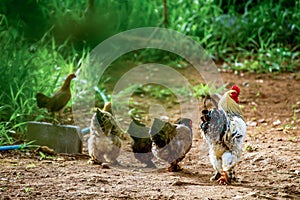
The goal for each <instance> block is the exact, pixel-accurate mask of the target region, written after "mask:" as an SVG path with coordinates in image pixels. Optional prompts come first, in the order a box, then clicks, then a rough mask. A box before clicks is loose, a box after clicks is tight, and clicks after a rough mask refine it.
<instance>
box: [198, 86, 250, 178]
mask: <svg viewBox="0 0 300 200" xmlns="http://www.w3.org/2000/svg"><path fill="white" fill-rule="evenodd" d="M239 94H240V89H239V88H238V87H237V86H233V87H232V89H231V90H229V91H227V92H226V93H225V94H224V95H223V96H222V97H221V99H220V101H219V103H218V105H217V102H216V101H215V100H214V99H213V98H211V97H206V99H205V100H204V110H203V111H202V114H203V116H202V117H201V120H202V123H201V126H200V128H201V133H202V136H203V137H204V138H205V139H206V141H207V143H208V145H209V148H210V150H209V158H210V162H211V164H212V165H213V168H214V169H215V172H216V173H215V175H214V176H213V177H212V178H211V180H217V181H218V182H219V183H220V184H230V183H231V180H233V179H234V178H235V177H234V167H235V165H236V164H237V163H238V162H239V160H240V157H241V153H242V143H243V141H244V139H245V136H246V123H245V121H244V118H243V113H242V111H241V108H240V106H239V104H238V103H239V101H238V96H239ZM207 100H211V101H212V103H213V104H214V107H215V108H212V109H211V110H208V109H207V106H206V101H207Z"/></svg>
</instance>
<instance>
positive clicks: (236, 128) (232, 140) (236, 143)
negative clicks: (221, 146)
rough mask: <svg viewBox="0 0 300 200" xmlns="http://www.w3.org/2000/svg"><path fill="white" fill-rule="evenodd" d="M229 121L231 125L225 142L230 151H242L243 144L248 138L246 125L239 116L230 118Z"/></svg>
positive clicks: (224, 139)
mask: <svg viewBox="0 0 300 200" xmlns="http://www.w3.org/2000/svg"><path fill="white" fill-rule="evenodd" d="M228 119H229V120H230V125H229V128H228V131H227V132H226V134H225V135H224V138H223V141H224V143H225V144H226V146H227V147H228V148H229V149H233V150H234V149H237V150H238V151H241V149H242V143H243V141H244V139H245V137H246V123H245V121H244V120H243V119H242V118H241V117H239V116H229V118H228Z"/></svg>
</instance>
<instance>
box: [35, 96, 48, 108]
mask: <svg viewBox="0 0 300 200" xmlns="http://www.w3.org/2000/svg"><path fill="white" fill-rule="evenodd" d="M49 100H50V97H48V96H46V95H44V94H43V93H37V94H36V101H37V106H38V107H39V108H46V107H47V104H48V102H49Z"/></svg>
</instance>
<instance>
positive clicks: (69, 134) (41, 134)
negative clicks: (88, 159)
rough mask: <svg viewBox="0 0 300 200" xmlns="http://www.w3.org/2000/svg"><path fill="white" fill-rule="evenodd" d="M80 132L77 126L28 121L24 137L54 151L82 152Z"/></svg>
mask: <svg viewBox="0 0 300 200" xmlns="http://www.w3.org/2000/svg"><path fill="white" fill-rule="evenodd" d="M82 132H83V131H81V130H80V128H79V127H78V126H72V125H53V124H50V123H46V122H33V121H32V122H28V124H27V134H26V138H27V140H28V141H34V143H33V144H37V145H42V146H48V147H50V148H52V149H54V151H55V152H56V153H70V154H76V153H82Z"/></svg>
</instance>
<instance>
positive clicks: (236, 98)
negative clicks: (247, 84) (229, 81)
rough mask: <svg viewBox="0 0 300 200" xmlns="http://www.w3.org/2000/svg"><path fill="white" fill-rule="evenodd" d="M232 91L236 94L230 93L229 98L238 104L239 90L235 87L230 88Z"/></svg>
mask: <svg viewBox="0 0 300 200" xmlns="http://www.w3.org/2000/svg"><path fill="white" fill-rule="evenodd" d="M231 89H232V90H234V91H236V93H234V92H233V93H231V95H230V97H231V98H232V99H233V100H234V101H235V102H237V103H239V94H240V91H241V90H240V88H239V87H238V86H236V85H234V86H232V88H231Z"/></svg>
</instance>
